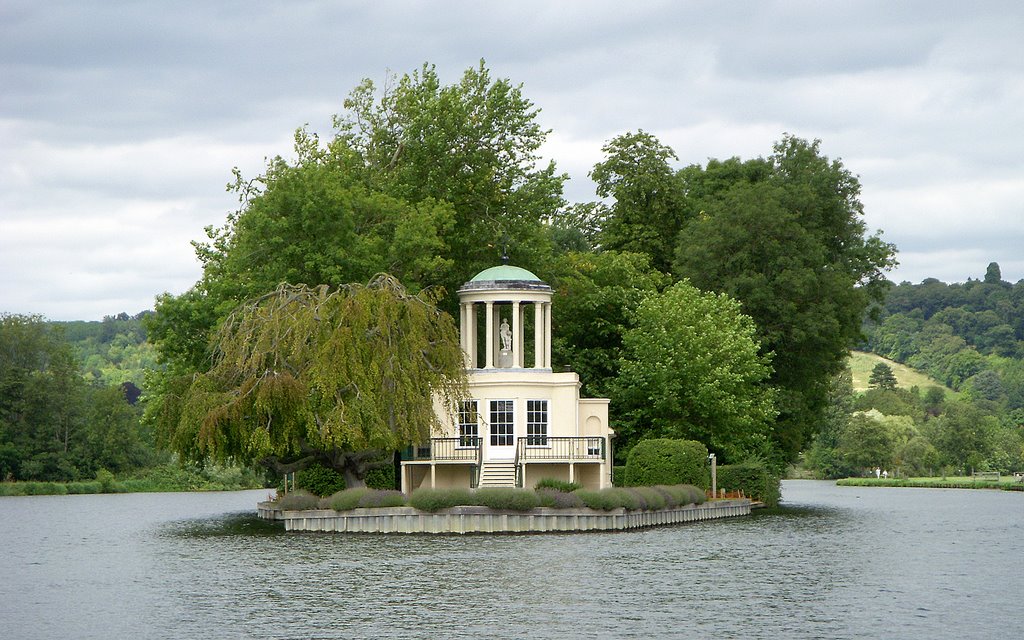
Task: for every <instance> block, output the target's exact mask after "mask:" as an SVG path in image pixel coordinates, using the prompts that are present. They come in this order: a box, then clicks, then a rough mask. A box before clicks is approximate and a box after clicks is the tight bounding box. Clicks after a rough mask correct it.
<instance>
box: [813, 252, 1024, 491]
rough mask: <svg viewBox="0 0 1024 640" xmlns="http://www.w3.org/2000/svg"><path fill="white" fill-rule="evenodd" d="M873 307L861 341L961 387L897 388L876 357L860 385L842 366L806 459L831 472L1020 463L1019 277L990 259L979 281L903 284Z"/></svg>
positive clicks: (1023, 356) (1023, 350)
mask: <svg viewBox="0 0 1024 640" xmlns="http://www.w3.org/2000/svg"><path fill="white" fill-rule="evenodd" d="M877 311H879V313H878V315H877V317H876V319H875V320H874V321H871V322H869V323H868V324H867V325H866V326H865V330H864V332H865V335H866V348H867V349H868V350H870V351H873V352H874V353H876V354H878V355H880V356H883V357H885V358H889V359H890V360H895V361H896V362H900V363H902V364H906V365H908V366H910V367H912V368H914V369H917V370H919V371H922V372H924V373H927V374H929V375H931V376H932V377H934V378H936V379H938V380H940V381H942V382H943V383H945V384H946V385H947V386H949V387H951V388H952V389H955V390H958V391H961V392H962V393H961V394H960V395H959V398H958V399H955V400H954V399H953V398H950V397H948V395H949V394H947V393H945V392H944V391H943V390H942V389H940V388H938V387H929V388H928V389H927V390H921V389H918V388H916V387H914V388H910V389H907V388H899V387H897V386H896V384H895V379H894V378H893V377H892V372H891V370H890V371H886V369H888V367H887V366H886V365H884V364H880V365H879V366H877V367H876V370H875V371H874V372H873V373H872V379H871V387H872V388H871V389H869V390H868V391H867V392H865V393H862V394H856V393H854V391H853V388H852V386H851V384H850V380H849V377H848V375H841V376H839V377H838V378H837V379H836V380H834V381H833V385H832V391H831V400H830V404H831V407H830V410H829V411H828V412H827V413H826V416H825V419H824V420H823V421H822V424H821V428H820V430H819V432H818V434H817V435H816V436H815V439H814V443H813V445H812V446H811V447H810V448H809V450H808V451H807V453H806V456H805V458H804V463H805V464H806V466H807V467H809V468H810V469H811V470H813V471H814V472H815V473H817V474H819V475H821V476H825V477H833V478H834V477H844V476H857V475H864V474H866V473H871V475H872V476H873V475H874V471H875V470H876V469H881V470H886V471H893V472H898V473H900V474H901V475H903V476H921V475H969V474H970V473H971V472H973V471H1000V472H1003V473H1009V472H1019V471H1024V281H1021V282H1018V283H1017V284H1014V285H1011V284H1010V283H1008V282H1004V281H1003V280H1002V278H1001V277H1000V270H999V265H998V264H996V263H992V264H990V265H989V267H988V271H987V273H986V274H985V277H984V279H983V280H972V279H969V280H968V281H967V282H966V283H963V284H959V283H955V284H945V283H943V282H940V281H938V280H935V279H931V278H930V279H927V280H925V281H924V282H922V283H921V284H917V285H914V284H910V283H907V282H904V283H901V284H900V285H898V286H895V287H893V288H892V289H891V290H890V292H889V295H888V296H887V298H886V300H885V302H884V304H883V305H882V306H881V308H880V309H878V310H877Z"/></svg>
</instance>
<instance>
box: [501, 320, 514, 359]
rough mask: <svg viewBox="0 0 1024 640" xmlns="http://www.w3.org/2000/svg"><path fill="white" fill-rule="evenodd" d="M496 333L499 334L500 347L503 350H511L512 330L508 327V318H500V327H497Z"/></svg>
mask: <svg viewBox="0 0 1024 640" xmlns="http://www.w3.org/2000/svg"><path fill="white" fill-rule="evenodd" d="M498 335H499V336H501V348H502V350H503V351H511V350H512V330H511V329H509V328H508V320H506V319H504V318H502V320H501V328H500V329H498Z"/></svg>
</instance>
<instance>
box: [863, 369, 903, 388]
mask: <svg viewBox="0 0 1024 640" xmlns="http://www.w3.org/2000/svg"><path fill="white" fill-rule="evenodd" d="M868 384H869V385H871V386H872V387H875V388H878V389H885V390H887V391H893V390H895V389H896V374H894V373H893V372H892V367H890V366H889V365H887V364H885V363H884V362H879V363H878V364H876V365H875V368H874V369H872V370H871V376H870V377H868Z"/></svg>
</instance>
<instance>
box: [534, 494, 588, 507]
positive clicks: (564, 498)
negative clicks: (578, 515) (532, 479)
mask: <svg viewBox="0 0 1024 640" xmlns="http://www.w3.org/2000/svg"><path fill="white" fill-rule="evenodd" d="M537 500H539V501H540V506H542V507H549V508H551V509H578V508H580V507H582V506H584V505H583V501H582V500H580V497H579V496H578V495H576V494H575V493H565V492H563V491H556V490H554V489H537Z"/></svg>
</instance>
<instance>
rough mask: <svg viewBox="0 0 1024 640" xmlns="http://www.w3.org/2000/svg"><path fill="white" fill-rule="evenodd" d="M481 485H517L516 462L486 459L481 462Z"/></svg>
mask: <svg viewBox="0 0 1024 640" xmlns="http://www.w3.org/2000/svg"><path fill="white" fill-rule="evenodd" d="M479 486H480V487H514V486H516V463H515V462H513V461H508V462H505V461H503V460H485V461H483V462H481V463H480V484H479Z"/></svg>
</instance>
